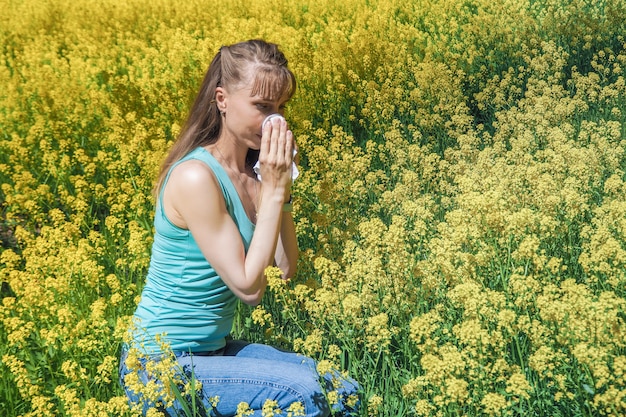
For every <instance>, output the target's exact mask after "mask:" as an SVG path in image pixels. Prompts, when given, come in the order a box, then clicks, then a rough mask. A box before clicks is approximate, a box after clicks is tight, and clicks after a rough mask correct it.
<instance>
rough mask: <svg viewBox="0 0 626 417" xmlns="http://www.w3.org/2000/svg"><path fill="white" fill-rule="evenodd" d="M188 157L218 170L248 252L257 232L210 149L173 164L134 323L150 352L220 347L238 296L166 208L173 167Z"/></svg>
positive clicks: (158, 209) (136, 334)
mask: <svg viewBox="0 0 626 417" xmlns="http://www.w3.org/2000/svg"><path fill="white" fill-rule="evenodd" d="M190 159H197V160H200V161H202V162H204V163H205V164H207V165H208V166H209V168H210V169H211V170H212V171H213V173H214V174H215V176H216V178H217V180H218V182H219V184H220V187H221V190H222V193H223V195H224V199H225V201H226V208H227V210H228V212H229V213H230V216H231V217H232V219H233V221H234V222H235V224H236V225H237V228H238V229H239V233H240V234H241V239H242V241H243V244H244V247H245V250H246V253H247V251H248V248H249V246H250V241H251V240H252V234H253V233H254V224H253V223H252V222H251V221H250V219H249V218H248V216H247V214H246V211H245V209H244V207H243V204H242V203H241V200H240V198H239V195H238V194H237V191H236V189H235V187H234V185H233V183H232V182H231V180H230V178H229V177H228V174H227V173H226V171H225V170H224V169H223V168H222V166H221V165H220V164H219V162H217V160H216V159H215V158H214V157H213V155H211V154H210V153H209V152H208V151H207V150H206V149H204V148H201V147H200V148H196V149H195V150H193V151H192V152H190V153H189V154H188V155H187V156H185V157H184V158H182V159H181V160H180V161H178V162H177V163H176V164H174V165H173V166H172V168H171V169H170V171H169V172H168V174H167V176H166V177H165V180H164V182H163V186H162V187H161V192H160V195H159V198H158V199H157V204H156V210H155V217H154V229H155V235H154V243H153V244H152V255H151V258H150V267H149V269H148V276H147V278H146V284H145V287H144V288H143V291H142V293H141V300H140V301H139V304H138V306H137V309H136V311H135V315H134V320H133V327H132V333H133V341H134V344H135V346H137V345H138V346H141V349H142V350H145V352H146V353H148V354H154V353H159V352H160V351H161V343H160V340H163V341H165V342H167V344H169V346H170V347H171V349H172V350H175V351H176V350H178V351H191V352H206V351H213V350H217V349H220V348H222V347H223V346H224V345H225V344H226V340H225V338H226V336H227V335H228V334H229V333H230V331H231V329H232V325H233V319H234V316H235V309H236V306H237V302H238V299H237V297H236V296H235V295H234V294H233V293H232V291H231V290H230V289H229V288H228V287H227V286H226V284H224V282H223V281H222V279H221V278H220V277H219V275H217V273H216V272H215V270H214V269H213V267H212V266H211V265H210V264H209V262H208V261H207V259H206V258H205V257H204V255H203V254H202V252H201V251H200V248H199V247H198V245H197V243H196V241H195V240H194V238H193V236H192V235H191V233H190V232H189V230H186V229H181V228H180V227H178V226H176V225H174V224H173V223H172V222H171V221H170V220H169V219H168V218H167V216H166V215H165V212H164V211H163V205H162V203H161V200H162V199H161V196H162V194H163V189H164V188H165V184H167V181H168V179H169V176H170V174H171V171H172V169H173V168H174V167H175V166H177V165H178V164H180V163H181V162H183V161H187V160H190Z"/></svg>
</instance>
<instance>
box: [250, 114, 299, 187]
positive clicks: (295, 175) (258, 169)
mask: <svg viewBox="0 0 626 417" xmlns="http://www.w3.org/2000/svg"><path fill="white" fill-rule="evenodd" d="M274 117H280V118H281V119H283V120H285V118H284V117H283V116H281V115H280V114H270V115H269V116H267V117H266V118H265V120H263V123H262V124H261V129H263V128H264V127H265V123H267V122H269V121H270V120H272V119H273V118H274ZM297 153H298V151H296V150H295V149H294V150H293V157H294V158H295V157H296V154H297ZM252 169H253V170H254V173H255V174H256V177H257V179H258V180H259V181H261V164H260V163H259V161H256V164H254V166H253V167H252ZM298 175H300V171H298V167H297V166H296V163H295V162H293V163H292V164H291V180H292V181H295V180H296V178H298Z"/></svg>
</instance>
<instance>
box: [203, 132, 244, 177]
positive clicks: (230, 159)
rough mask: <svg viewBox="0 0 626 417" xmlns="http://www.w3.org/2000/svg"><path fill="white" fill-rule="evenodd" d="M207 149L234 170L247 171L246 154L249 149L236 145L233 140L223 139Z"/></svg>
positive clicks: (224, 164)
mask: <svg viewBox="0 0 626 417" xmlns="http://www.w3.org/2000/svg"><path fill="white" fill-rule="evenodd" d="M207 150H208V151H209V152H211V153H212V154H213V156H215V157H217V159H218V160H220V163H221V164H222V165H223V166H225V167H226V168H228V169H230V170H231V171H234V172H239V173H247V172H248V171H249V167H248V166H246V155H247V154H248V149H244V148H242V147H240V146H236V145H235V144H234V143H233V142H232V141H229V140H226V139H222V140H218V141H217V142H216V143H215V144H213V145H210V146H208V147H207Z"/></svg>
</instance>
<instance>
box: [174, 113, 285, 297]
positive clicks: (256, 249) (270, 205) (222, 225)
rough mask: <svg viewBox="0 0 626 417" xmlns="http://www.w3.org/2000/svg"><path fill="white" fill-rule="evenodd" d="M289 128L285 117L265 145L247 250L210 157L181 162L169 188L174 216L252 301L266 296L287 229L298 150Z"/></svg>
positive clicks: (226, 280) (223, 274) (233, 287)
mask: <svg viewBox="0 0 626 417" xmlns="http://www.w3.org/2000/svg"><path fill="white" fill-rule="evenodd" d="M270 131H271V129H269V130H268V133H267V136H269V132H270ZM286 133H287V132H286V124H284V122H283V124H282V125H281V127H280V129H275V131H274V132H272V134H271V138H270V137H268V138H267V140H264V142H262V145H261V152H260V156H259V158H260V159H261V162H262V165H261V166H262V170H263V173H262V175H263V183H262V186H261V198H260V203H259V206H258V212H257V222H256V227H255V231H254V235H253V237H252V241H251V242H250V247H249V248H248V252H247V254H246V252H245V249H244V245H243V242H242V240H241V236H240V234H239V231H238V229H237V226H236V225H235V223H234V221H233V220H232V218H231V217H230V215H229V213H228V211H227V210H226V204H225V202H224V198H223V195H222V192H221V189H220V186H219V184H218V182H217V179H216V178H215V176H214V174H213V172H212V171H211V170H210V168H209V167H207V166H206V165H205V164H204V163H202V162H200V161H195V160H191V161H185V162H183V163H181V164H180V165H178V166H177V167H176V168H175V169H174V170H173V171H172V174H171V175H170V178H169V181H168V183H167V185H166V188H165V190H164V194H163V199H164V206H165V209H166V212H168V210H169V212H168V216H170V214H169V213H172V216H171V217H173V218H175V219H178V222H175V223H177V224H178V225H179V226H181V227H183V228H187V229H189V231H190V232H191V233H192V235H193V236H194V239H195V240H196V242H197V244H198V246H199V247H200V250H201V251H202V253H203V254H204V256H205V257H206V259H207V260H208V262H209V263H210V264H211V265H212V266H213V268H215V271H216V272H217V273H218V274H219V275H220V277H221V278H222V280H223V281H224V283H225V284H226V285H227V286H228V287H229V288H230V289H231V291H233V293H234V294H235V295H236V296H237V297H238V298H240V299H241V300H242V301H243V302H244V303H246V304H249V305H256V304H258V303H259V302H260V301H261V298H262V297H263V294H264V292H265V287H266V285H267V280H266V277H265V274H264V271H265V268H266V267H268V266H270V265H272V264H273V262H274V257H275V254H276V247H277V242H278V236H279V233H280V231H281V230H282V229H283V227H282V221H281V218H282V207H283V202H284V200H285V195H289V187H290V184H291V177H290V168H291V158H292V156H291V155H292V152H293V137H292V135H291V133H290V132H289V134H286ZM265 135H266V133H264V137H265ZM293 236H294V238H295V233H294V234H293Z"/></svg>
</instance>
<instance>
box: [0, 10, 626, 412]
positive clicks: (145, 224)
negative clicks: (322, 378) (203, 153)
mask: <svg viewBox="0 0 626 417" xmlns="http://www.w3.org/2000/svg"><path fill="white" fill-rule="evenodd" d="M0 9H1V12H0V182H1V189H0V239H1V249H0V250H1V254H0V278H1V282H2V288H1V292H0V297H1V302H0V414H2V415H3V416H7V417H14V416H24V417H26V416H33V417H35V416H36V417H41V416H131V415H133V414H132V413H131V412H130V411H129V410H128V406H127V405H126V401H125V397H124V396H123V392H122V391H121V389H120V387H119V386H118V384H117V364H118V354H119V350H120V346H121V343H122V335H123V333H124V330H125V328H126V326H127V324H128V320H129V317H130V315H131V314H132V312H133V310H134V307H135V304H136V302H137V297H138V296H139V294H140V290H141V287H142V285H143V280H144V276H145V273H146V269H147V265H148V261H149V250H150V246H151V236H152V230H151V228H152V210H153V204H154V201H153V199H152V197H151V187H152V183H153V180H154V178H155V174H156V171H157V168H158V166H159V163H160V162H161V160H162V158H163V157H164V155H165V153H166V152H167V149H168V147H169V146H170V145H171V143H172V141H173V140H174V138H175V136H176V134H177V132H178V131H179V129H180V126H181V125H182V123H183V122H184V119H185V116H186V112H187V109H188V107H189V105H190V103H191V100H192V99H193V96H194V93H195V91H196V88H197V87H198V84H199V82H200V81H201V78H202V75H203V73H204V71H205V70H206V67H207V66H208V63H209V61H210V59H211V58H212V56H213V55H214V54H215V52H216V51H217V49H218V48H219V47H220V46H221V45H223V44H230V43H233V42H236V41H240V40H245V39H249V38H264V39H267V40H269V41H272V42H276V43H278V44H280V45H281V47H282V49H283V50H284V51H285V54H286V55H287V57H288V58H289V60H290V66H291V68H292V69H293V71H294V72H295V74H296V76H297V78H298V81H299V86H298V91H297V94H296V96H295V97H294V99H293V100H292V102H291V103H290V104H289V106H288V109H287V118H288V120H289V123H290V125H291V127H292V129H293V131H294V133H295V134H296V137H297V141H298V144H299V148H300V155H301V176H300V178H298V180H297V181H296V182H295V185H294V215H295V218H296V222H297V233H298V239H299V242H300V247H301V250H302V254H301V262H300V268H299V273H298V274H297V276H296V277H294V278H293V279H292V280H291V281H290V282H288V283H286V284H282V283H281V282H280V281H279V280H277V279H271V290H270V291H269V293H268V294H267V295H266V298H265V299H264V302H263V303H262V305H261V306H259V307H257V308H255V309H251V308H247V307H241V310H240V315H239V318H238V319H237V323H236V326H235V328H234V329H233V335H234V336H235V337H240V338H246V339H249V340H253V341H263V342H266V343H270V344H274V345H276V346H280V347H283V348H287V349H293V350H296V351H298V352H302V353H304V354H307V355H311V356H313V357H315V358H316V359H318V360H320V361H321V362H320V367H322V368H324V367H331V366H336V367H340V368H341V369H342V370H345V371H346V372H348V373H349V374H350V375H351V376H352V377H354V378H356V379H357V380H358V381H360V383H361V385H362V388H363V393H362V394H363V397H362V411H361V415H362V416H389V417H396V416H446V417H447V416H484V415H487V416H505V415H506V416H563V417H565V416H623V415H625V414H626V324H625V321H626V182H625V181H626V175H625V172H626V154H625V148H626V81H625V78H624V76H625V75H626V70H625V69H626V39H625V38H624V35H625V34H626V23H625V22H626V19H624V16H626V1H624V0H600V1H595V2H592V1H585V0H546V1H535V0H414V1H406V0H369V1H355V0H346V1H341V2H335V1H330V0H315V1H312V0H302V1H298V0H285V1H283V0H263V1H260V0H247V1H243V0H222V1H220V2H208V1H207V2H202V1H198V0H193V1H181V2H178V1H174V0H151V1H143V0H130V1H121V0H98V1H88V0H71V1H70V0H56V1H53V0H31V1H28V0H0ZM331 394H332V393H329V397H332V395H331ZM267 415H278V414H277V413H275V412H274V411H272V412H268V414H267Z"/></svg>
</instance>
